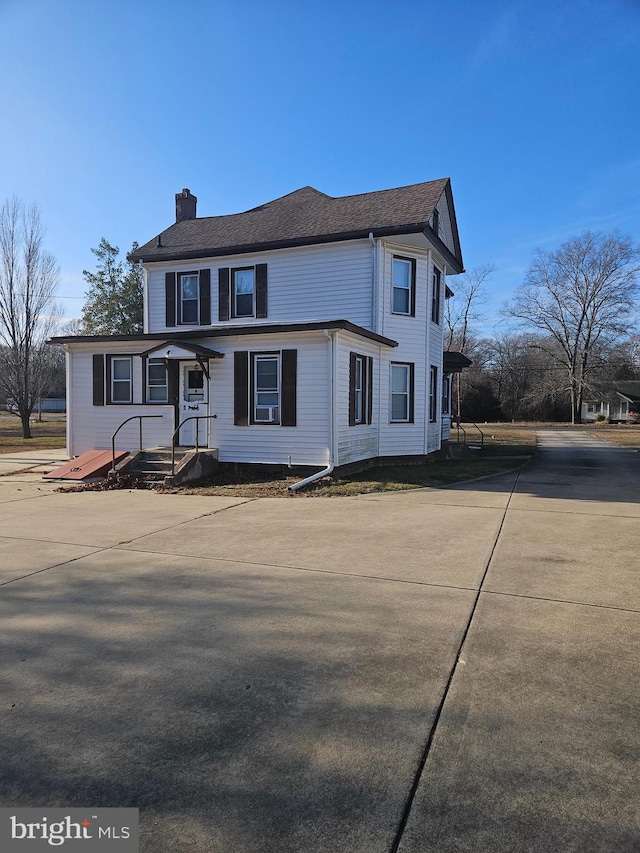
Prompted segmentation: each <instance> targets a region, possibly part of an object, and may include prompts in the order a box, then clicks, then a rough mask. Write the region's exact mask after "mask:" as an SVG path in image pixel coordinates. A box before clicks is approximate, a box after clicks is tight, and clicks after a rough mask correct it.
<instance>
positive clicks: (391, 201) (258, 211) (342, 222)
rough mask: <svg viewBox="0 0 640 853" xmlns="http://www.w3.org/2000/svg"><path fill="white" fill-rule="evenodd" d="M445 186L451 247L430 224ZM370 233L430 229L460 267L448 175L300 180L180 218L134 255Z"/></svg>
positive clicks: (175, 256)
mask: <svg viewBox="0 0 640 853" xmlns="http://www.w3.org/2000/svg"><path fill="white" fill-rule="evenodd" d="M443 193H445V194H446V198H447V203H448V206H449V210H450V214H451V228H452V232H453V240H454V252H451V251H450V250H449V249H448V248H447V246H446V245H445V244H444V243H443V242H442V241H441V240H440V238H439V237H437V236H436V235H435V233H434V232H433V231H432V229H431V226H430V224H429V220H430V219H431V216H432V214H433V210H434V208H435V206H436V205H437V203H438V200H439V199H440V197H441V196H442V194H443ZM370 232H373V234H374V236H376V237H378V236H390V235H393V234H417V233H424V234H427V235H428V236H429V239H430V240H431V241H432V242H434V243H435V244H436V245H437V247H438V249H439V250H440V252H441V253H442V254H443V255H444V257H445V258H446V260H447V261H448V263H450V264H451V267H452V269H455V271H456V272H462V268H463V266H462V255H461V252H460V242H459V239H458V229H457V225H456V221H455V212H454V209H453V196H452V194H451V183H450V181H449V178H440V179H439V180H437V181H426V182H425V183H421V184H411V185H410V186H406V187H397V188H395V189H389V190H378V191H377V192H370V193H361V194H359V195H348V196H339V197H337V198H334V197H332V196H328V195H325V193H322V192H320V191H319V190H316V189H314V188H313V187H302V188H301V189H299V190H295V191H294V192H292V193H288V194H287V195H284V196H281V197H280V198H276V199H274V200H273V201H269V202H267V203H266V204H262V205H260V206H259V207H254V208H252V209H251V210H247V211H245V212H244V213H234V214H231V215H228V216H207V217H201V218H196V219H185V220H182V221H181V222H176V223H175V224H174V225H172V226H170V227H169V228H167V229H166V230H165V231H162V232H161V234H159V235H158V237H154V239H153V240H150V241H149V242H148V243H145V244H144V245H143V246H140V247H139V248H138V249H136V251H135V253H134V254H132V255H130V256H129V257H130V260H132V261H137V260H142V261H144V262H151V261H169V260H172V261H173V260H187V259H190V258H205V257H214V256H218V255H231V254H241V253H243V252H250V251H264V250H266V249H278V248H285V247H291V246H303V245H311V244H317V243H327V242H334V241H340V240H352V239H358V238H363V237H367V236H368V235H369V233H370Z"/></svg>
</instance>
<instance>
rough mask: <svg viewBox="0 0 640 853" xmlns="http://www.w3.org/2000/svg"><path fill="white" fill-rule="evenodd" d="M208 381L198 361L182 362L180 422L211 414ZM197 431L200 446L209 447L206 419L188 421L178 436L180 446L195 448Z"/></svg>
mask: <svg viewBox="0 0 640 853" xmlns="http://www.w3.org/2000/svg"><path fill="white" fill-rule="evenodd" d="M208 387H209V386H208V380H207V377H206V375H205V372H204V370H203V369H202V365H201V364H198V362H197V361H182V362H180V400H179V417H180V422H182V421H184V420H185V419H186V418H190V417H193V416H195V415H208V414H209V394H208ZM196 429H197V430H198V446H199V447H206V446H207V435H208V421H207V420H206V418H202V420H199V421H196V420H195V418H194V420H190V421H187V422H186V423H185V425H184V426H183V427H182V428H181V430H180V433H179V434H178V444H179V445H181V446H183V447H189V446H192V447H193V446H195V444H196Z"/></svg>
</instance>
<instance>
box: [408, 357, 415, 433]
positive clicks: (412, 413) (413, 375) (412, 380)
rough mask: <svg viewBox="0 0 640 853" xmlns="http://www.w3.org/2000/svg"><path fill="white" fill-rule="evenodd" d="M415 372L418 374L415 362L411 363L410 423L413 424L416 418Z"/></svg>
mask: <svg viewBox="0 0 640 853" xmlns="http://www.w3.org/2000/svg"><path fill="white" fill-rule="evenodd" d="M415 374H416V366H415V364H410V365H409V423H410V424H412V423H413V420H414V408H415V406H414V403H415V396H416V395H415Z"/></svg>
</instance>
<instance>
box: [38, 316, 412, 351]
mask: <svg viewBox="0 0 640 853" xmlns="http://www.w3.org/2000/svg"><path fill="white" fill-rule="evenodd" d="M321 329H342V330H344V331H345V332H352V333H353V334H354V335H359V336H360V337H362V338H368V339H369V340H371V341H375V342H376V343H378V344H381V345H382V346H386V347H397V346H398V342H397V341H394V340H392V339H391V338H386V337H384V336H383V335H378V334H377V333H376V332H372V331H370V330H369V329H365V328H364V327H363V326H358V325H356V323H352V322H350V321H349V320H312V321H310V322H307V323H252V324H251V325H250V326H207V327H206V328H197V329H189V330H188V331H185V332H167V331H166V330H165V331H163V332H152V333H147V334H140V335H74V336H71V335H61V336H59V337H52V338H51V339H50V340H49V341H47V343H49V344H74V343H75V344H90V343H108V342H110V341H129V342H133V341H138V342H142V343H144V342H145V341H149V342H151V341H162V342H167V341H193V340H197V339H198V338H222V337H232V336H234V335H273V334H288V333H292V332H314V331H319V330H321Z"/></svg>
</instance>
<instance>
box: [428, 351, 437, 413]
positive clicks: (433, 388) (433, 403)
mask: <svg viewBox="0 0 640 853" xmlns="http://www.w3.org/2000/svg"><path fill="white" fill-rule="evenodd" d="M437 419H438V368H437V367H434V366H433V365H431V371H430V373H429V422H430V423H432V424H434V423H435V422H436V421H437Z"/></svg>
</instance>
